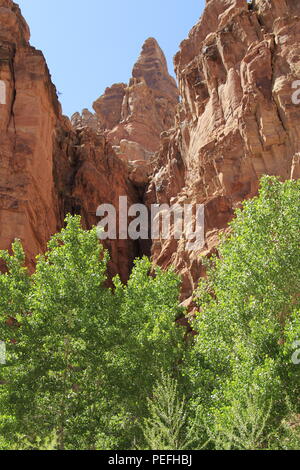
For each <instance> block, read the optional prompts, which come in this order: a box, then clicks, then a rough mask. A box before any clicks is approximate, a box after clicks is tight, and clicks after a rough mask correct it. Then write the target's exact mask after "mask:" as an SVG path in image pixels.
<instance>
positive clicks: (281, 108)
mask: <svg viewBox="0 0 300 470" xmlns="http://www.w3.org/2000/svg"><path fill="white" fill-rule="evenodd" d="M299 17H300V3H299V2H296V1H294V0H256V1H253V2H251V3H250V2H249V3H248V2H247V1H246V0H210V1H207V2H206V8H205V11H204V13H203V15H202V17H201V19H200V20H199V22H198V23H197V24H196V26H194V28H193V29H192V30H191V32H190V34H189V37H188V39H186V40H185V41H183V43H182V44H181V46H180V51H179V52H178V54H177V55H176V57H175V70H176V74H177V79H178V85H179V92H180V95H181V100H180V102H179V99H178V89H177V86H176V83H175V81H174V79H173V78H172V77H171V76H170V75H169V72H168V69H167V65H166V60H165V57H164V54H163V52H162V51H161V49H160V47H159V45H158V44H157V42H156V41H155V39H152V38H150V39H148V40H147V41H146V42H145V44H144V46H143V49H142V52H141V55H140V57H139V59H138V61H137V63H136V64H135V66H134V68H133V73H132V78H131V80H130V82H129V84H128V85H127V84H124V83H119V84H115V85H113V86H112V87H110V88H108V89H107V90H106V91H105V93H104V95H103V96H101V97H100V98H99V99H98V100H96V101H95V103H94V111H95V113H92V112H90V111H88V110H84V111H83V112H82V113H81V114H80V113H76V114H75V115H74V116H73V117H72V122H71V121H70V120H69V119H68V118H66V117H64V116H62V113H61V107H60V104H59V101H58V98H57V94H56V89H55V87H54V85H53V84H52V82H51V77H50V74H49V71H48V68H47V65H46V63H45V60H44V57H43V55H42V53H41V52H40V51H37V50H36V49H34V48H33V47H32V46H31V45H30V44H29V36H30V34H29V29H28V26H27V24H26V22H25V20H24V19H23V18H22V16H21V13H20V10H19V8H18V6H17V5H16V4H15V3H13V2H12V1H11V0H0V83H1V84H2V85H1V88H0V98H1V96H2V98H1V99H0V249H3V248H9V247H10V245H11V243H12V241H13V240H14V239H15V238H20V239H21V240H22V242H23V244H24V246H25V250H26V256H27V264H28V265H29V266H30V267H31V269H34V260H35V255H36V254H38V253H41V252H44V251H45V249H46V244H47V241H48V239H49V237H50V235H51V234H53V233H55V232H56V231H57V230H59V229H60V228H61V227H62V226H63V220H64V217H65V215H66V214H67V213H68V212H70V213H73V214H81V216H82V220H83V224H84V226H85V227H86V228H90V227H91V226H92V225H93V224H95V223H97V222H98V220H97V217H96V210H97V207H98V206H99V205H100V204H102V203H111V204H113V205H114V206H115V207H116V208H117V209H118V200H119V197H120V196H127V198H128V204H129V205H130V204H133V203H138V202H139V203H140V202H144V203H146V204H147V205H150V204H152V203H168V204H175V203H179V204H188V203H189V204H196V203H198V204H204V206H205V246H204V247H203V248H202V249H199V250H193V251H189V250H188V249H187V246H186V240H185V239H184V238H182V239H181V240H174V239H173V238H172V233H173V232H174V226H172V224H171V227H170V236H169V238H168V239H167V240H160V239H159V240H155V241H154V242H153V244H152V259H153V261H154V262H155V263H157V264H159V265H161V266H163V267H167V266H170V265H171V264H173V265H174V266H175V268H176V270H177V271H178V272H179V273H180V274H181V275H182V279H183V289H182V297H183V298H185V299H189V297H190V296H191V293H192V290H193V289H194V288H195V286H196V284H197V282H198V279H199V277H200V276H202V275H203V274H204V270H203V268H202V264H201V256H203V255H205V254H209V253H211V252H212V251H214V250H215V249H216V247H217V244H218V237H219V234H220V232H222V231H224V230H226V227H227V225H228V222H229V221H230V220H231V218H232V217H233V211H234V209H235V208H236V207H238V206H239V204H240V202H241V201H242V200H243V199H245V198H250V197H252V196H254V195H255V194H257V190H258V182H259V178H260V177H261V175H263V174H272V175H279V176H281V177H282V179H288V178H298V177H300V148H299V147H300V135H299V132H300V131H299V125H298V123H299V122H300V103H299V97H300V93H298V94H297V90H296V89H295V88H293V85H295V84H296V82H297V81H299V80H300V24H299V22H300V20H299ZM3 87H4V88H3ZM299 88H300V87H299ZM3 89H4V95H5V96H4V95H3ZM1 90H2V91H1ZM295 93H296V96H297V97H298V100H297V99H296V100H295V99H293V98H292V97H293V96H295ZM105 245H106V246H107V247H108V248H109V250H110V253H111V262H110V266H109V273H110V276H113V275H114V274H116V273H120V274H121V276H122V279H123V280H126V279H127V278H128V275H129V273H130V269H131V266H132V260H133V258H134V257H135V256H138V255H141V254H144V253H148V249H149V246H148V245H147V246H145V244H140V243H139V242H134V241H131V240H113V241H106V242H105ZM188 304H189V301H188V300H187V305H188Z"/></svg>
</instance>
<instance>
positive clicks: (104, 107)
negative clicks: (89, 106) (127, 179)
mask: <svg viewBox="0 0 300 470" xmlns="http://www.w3.org/2000/svg"><path fill="white" fill-rule="evenodd" d="M177 104H178V88H177V85H176V82H175V80H174V78H173V77H171V76H170V75H169V72H168V66H167V61H166V58H165V55H164V53H163V51H162V50H161V48H160V47H159V45H158V43H157V41H156V40H155V39H153V38H149V39H147V40H146V41H145V43H144V45H143V48H142V52H141V54H140V57H139V58H138V60H137V62H136V64H135V65H134V67H133V71H132V78H131V79H130V82H129V84H128V85H126V84H124V83H117V84H115V85H112V87H110V88H107V89H106V90H105V93H104V94H103V95H102V96H100V98H98V99H97V100H96V101H95V102H94V104H93V108H94V110H95V112H96V114H95V115H92V116H93V118H92V117H91V116H89V119H90V120H91V122H92V125H93V124H94V123H95V122H96V121H95V120H97V119H98V128H101V129H102V130H104V131H105V135H106V136H107V139H108V140H109V142H111V143H112V145H113V146H114V150H115V151H116V153H117V154H118V155H119V157H120V158H122V159H123V160H126V161H130V160H146V161H148V160H149V159H150V158H151V157H152V156H153V155H154V153H155V152H156V151H157V150H158V149H159V145H160V134H161V133H162V132H163V131H165V130H167V129H169V128H171V127H173V126H174V124H175V109H176V105H177ZM72 123H73V125H74V127H75V128H78V126H82V125H84V126H89V123H88V120H87V119H86V118H85V117H84V116H83V115H82V116H81V115H80V114H78V113H76V114H75V115H74V116H73V117H72ZM91 127H92V126H91Z"/></svg>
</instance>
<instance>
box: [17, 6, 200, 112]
mask: <svg viewBox="0 0 300 470" xmlns="http://www.w3.org/2000/svg"><path fill="white" fill-rule="evenodd" d="M15 1H16V2H17V3H18V4H19V5H20V7H21V10H22V13H23V15H24V16H25V18H26V20H27V22H28V24H29V26H30V29H31V44H32V45H33V46H35V47H36V48H38V49H41V50H42V51H43V53H44V55H45V57H46V60H47V63H48V66H49V69H50V73H51V74H52V79H53V82H54V83H55V85H56V87H57V89H58V90H59V92H61V93H62V95H61V97H60V100H61V102H62V105H63V112H64V113H65V114H67V115H69V116H70V115H71V114H73V113H74V112H75V111H81V110H82V109H83V108H89V109H91V105H92V103H93V101H94V100H95V99H96V98H98V97H99V96H100V95H101V94H102V93H103V91H104V90H105V88H106V87H107V86H110V85H112V84H113V83H116V82H127V81H128V79H129V77H130V76H131V70H132V66H133V64H134V62H135V61H136V59H137V57H138V55H139V53H140V50H141V47H142V44H143V42H144V40H145V39H147V38H148V37H150V36H152V37H155V38H156V39H157V40H158V42H159V44H160V46H161V47H162V49H163V50H164V52H165V54H166V56H167V59H168V62H169V68H170V71H171V72H172V73H173V63H172V62H173V56H174V54H175V53H176V52H177V51H178V46H179V44H180V42H181V41H182V40H183V39H185V38H186V37H187V35H188V32H189V30H190V29H191V28H192V26H193V25H194V24H195V23H196V22H197V21H198V19H199V17H200V15H201V13H202V10H203V8H204V3H205V1H204V0H111V1H109V0H85V1H83V0H15Z"/></svg>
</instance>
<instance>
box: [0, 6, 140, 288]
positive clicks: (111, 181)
mask: <svg viewBox="0 0 300 470" xmlns="http://www.w3.org/2000/svg"><path fill="white" fill-rule="evenodd" d="M28 41H29V29H28V26H27V25H26V23H25V21H24V19H23V18H22V16H21V14H20V11H19V8H18V7H17V5H16V4H14V3H13V2H12V1H10V0H0V80H2V81H4V82H5V88H6V99H5V101H6V103H5V104H0V249H6V248H10V246H11V243H12V242H13V240H14V239H15V238H19V239H21V241H22V242H23V245H24V247H25V250H26V255H27V264H28V266H30V268H31V269H34V264H35V256H36V255H37V254H39V253H42V252H44V251H45V249H46V244H47V242H48V240H49V238H50V236H51V235H52V234H54V233H55V232H57V231H58V230H59V229H60V228H61V227H62V225H63V220H64V217H65V215H66V214H67V213H68V212H70V213H72V214H75V213H76V214H81V215H82V220H83V224H84V226H85V227H86V228H90V227H91V226H92V225H95V224H96V223H97V222H98V221H99V220H98V219H97V218H96V210H97V207H98V206H99V205H100V204H101V203H103V202H105V203H112V204H113V205H114V206H115V207H118V198H119V196H127V197H128V202H129V204H133V203H135V202H139V201H140V196H139V194H140V188H135V186H134V185H133V183H132V182H131V181H130V179H129V171H131V172H132V171H133V170H132V168H131V169H130V170H129V168H128V166H127V164H125V163H124V162H122V161H121V160H120V159H119V158H118V157H117V156H116V155H115V153H114V151H113V149H112V147H111V145H110V144H109V143H108V142H107V139H106V137H105V136H104V135H103V134H101V132H99V129H98V125H97V123H98V120H97V122H95V119H94V118H93V115H92V113H90V112H89V111H88V110H85V111H84V112H83V114H82V116H76V117H77V119H79V120H80V126H77V127H80V129H78V130H74V129H73V127H72V125H71V122H70V121H69V119H68V118H67V117H64V116H62V114H61V107H60V104H59V101H58V98H57V95H56V90H55V87H54V85H53V84H52V82H51V78H50V75H49V71H48V68H47V65H46V63H45V60H44V57H43V55H42V53H41V52H40V51H37V50H36V49H34V48H33V47H31V46H30V44H29V42H28ZM136 179H137V180H139V181H138V184H139V185H140V183H141V176H138V175H137V176H136ZM104 244H105V245H106V246H107V247H108V248H109V249H110V253H111V263H110V266H109V272H110V275H111V276H113V275H115V274H116V273H120V275H121V277H122V279H123V280H126V279H127V277H128V274H129V271H130V268H131V263H132V260H133V258H134V257H136V256H138V255H139V254H140V251H139V250H140V248H139V243H138V242H131V241H126V240H125V241H115V242H114V241H112V242H111V243H108V242H107V243H104Z"/></svg>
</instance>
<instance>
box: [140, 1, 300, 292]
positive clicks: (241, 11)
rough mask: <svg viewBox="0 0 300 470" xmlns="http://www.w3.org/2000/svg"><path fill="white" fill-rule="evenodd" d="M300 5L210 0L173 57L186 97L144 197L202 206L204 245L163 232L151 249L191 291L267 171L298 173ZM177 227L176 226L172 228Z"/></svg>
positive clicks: (284, 173) (271, 173)
mask: <svg viewBox="0 0 300 470" xmlns="http://www.w3.org/2000/svg"><path fill="white" fill-rule="evenodd" d="M299 16H300V3H299V2H295V1H294V0H256V1H254V2H252V3H248V2H247V1H246V0H210V1H207V2H206V8H205V11H204V13H203V15H202V18H201V19H200V21H199V22H198V24H197V25H196V26H195V27H194V28H193V29H192V30H191V32H190V34H189V37H188V39H186V40H185V41H183V43H182V44H181V46H180V51H179V52H178V54H177V55H176V57H175V68H176V73H177V78H178V83H179V89H180V94H181V96H182V103H181V104H180V105H179V106H178V111H177V125H176V128H175V130H171V131H170V132H169V133H166V134H165V136H164V137H163V140H162V147H161V150H160V152H159V153H158V155H157V156H156V170H155V171H154V174H153V176H152V181H151V184H150V186H149V188H148V192H147V201H148V203H149V204H150V203H153V202H160V203H161V202H167V203H176V202H179V203H199V204H204V205H205V231H206V244H205V247H204V248H203V250H200V251H193V252H189V251H187V250H186V241H185V240H184V239H183V238H182V239H181V240H180V241H175V240H172V239H171V240H167V241H164V240H157V241H156V242H155V243H154V244H153V248H152V254H153V259H154V260H155V262H156V263H158V264H161V265H162V266H164V267H167V266H169V265H170V264H173V265H175V266H176V269H177V270H178V271H179V272H180V273H181V274H182V275H183V280H184V297H189V296H190V295H191V293H192V290H193V288H194V287H195V285H196V283H197V281H198V279H199V277H200V276H201V275H202V274H203V269H202V266H201V255H203V254H207V253H209V252H211V251H212V250H213V249H214V248H215V246H216V245H217V243H218V235H219V232H220V231H221V230H222V229H224V228H225V227H226V226H227V223H228V222H229V221H230V219H231V218H232V215H233V210H234V208H236V207H237V206H238V205H239V203H240V201H241V200H243V199H245V198H250V197H252V196H254V195H255V194H256V193H257V190H258V183H259V178H260V177H261V176H262V175H263V174H270V175H279V176H281V177H282V178H283V179H287V178H290V177H299V174H300V173H299V150H300V130H299V122H300V106H299V105H298V106H297V105H295V104H294V103H293V102H292V94H293V89H292V84H293V82H294V81H295V80H299V79H300V18H299ZM172 230H173V227H172V228H171V232H172Z"/></svg>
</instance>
